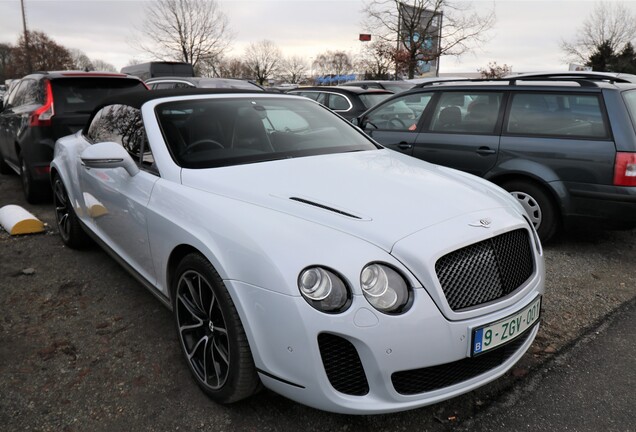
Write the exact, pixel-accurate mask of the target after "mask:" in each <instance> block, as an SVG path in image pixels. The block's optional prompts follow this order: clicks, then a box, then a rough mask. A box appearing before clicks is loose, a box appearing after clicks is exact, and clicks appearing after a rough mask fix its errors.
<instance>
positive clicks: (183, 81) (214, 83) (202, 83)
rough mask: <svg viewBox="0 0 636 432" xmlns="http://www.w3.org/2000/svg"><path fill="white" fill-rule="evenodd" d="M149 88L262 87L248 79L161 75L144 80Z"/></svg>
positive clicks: (259, 88)
mask: <svg viewBox="0 0 636 432" xmlns="http://www.w3.org/2000/svg"><path fill="white" fill-rule="evenodd" d="M146 85H147V86H148V87H149V88H150V89H151V90H158V89H171V88H192V87H197V88H230V89H243V90H257V91H258V90H260V91H262V90H263V88H262V87H261V86H259V85H257V84H254V83H252V82H250V81H246V80H239V79H232V78H202V77H191V78H185V77H161V78H150V79H148V80H146Z"/></svg>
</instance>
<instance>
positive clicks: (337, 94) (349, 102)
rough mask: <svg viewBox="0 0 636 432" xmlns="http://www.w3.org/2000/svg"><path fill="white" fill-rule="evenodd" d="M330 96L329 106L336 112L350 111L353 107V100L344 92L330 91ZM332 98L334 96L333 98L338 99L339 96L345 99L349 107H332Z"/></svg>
mask: <svg viewBox="0 0 636 432" xmlns="http://www.w3.org/2000/svg"><path fill="white" fill-rule="evenodd" d="M328 96H329V99H327V103H328V105H327V108H329V109H330V110H333V111H334V112H337V113H344V112H348V111H350V110H351V109H352V108H353V103H352V102H351V100H350V99H349V98H348V97H347V96H345V95H343V94H340V93H329V95H328ZM332 98H333V100H338V99H339V98H340V99H344V100H345V102H346V103H347V105H348V107H347V108H346V109H336V108H332V107H331V100H332Z"/></svg>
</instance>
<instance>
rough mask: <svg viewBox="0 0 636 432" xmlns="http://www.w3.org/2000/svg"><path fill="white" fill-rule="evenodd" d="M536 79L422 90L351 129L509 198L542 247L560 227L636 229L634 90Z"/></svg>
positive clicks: (615, 80)
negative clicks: (479, 179) (458, 172)
mask: <svg viewBox="0 0 636 432" xmlns="http://www.w3.org/2000/svg"><path fill="white" fill-rule="evenodd" d="M634 78H636V77H634V76H621V75H617V74H594V73H590V74H571V73H568V74H543V75H542V74H535V75H526V76H519V77H511V78H506V79H503V80H490V81H483V80H475V81H461V82H455V83H452V82H444V83H440V82H437V83H434V84H431V85H423V86H422V87H421V88H417V89H413V90H410V91H408V92H405V93H400V94H398V95H395V96H394V97H392V98H390V99H387V100H385V101H384V102H382V103H381V104H379V105H378V106H376V107H374V108H372V109H370V110H369V111H367V112H365V113H364V114H362V115H361V116H360V117H358V118H357V119H355V120H354V123H356V124H357V125H358V126H360V127H361V128H362V129H363V130H364V131H365V132H366V133H367V134H368V135H370V136H371V137H373V139H375V140H376V141H378V142H379V143H381V144H383V145H384V146H386V147H388V148H391V149H393V150H396V151H399V152H402V153H406V154H409V155H412V156H414V157H417V158H420V159H424V160H426V161H429V162H433V163H436V164H440V165H445V166H448V167H452V168H456V169H459V170H462V171H466V172H469V173H472V174H475V175H478V176H481V177H484V178H486V179H488V180H490V181H492V182H494V183H496V184H498V185H499V186H501V187H502V188H504V189H506V190H507V191H509V192H510V193H511V194H513V195H514V196H515V197H516V198H517V199H518V200H519V202H520V203H521V204H522V205H523V207H524V208H525V209H526V211H527V213H528V215H529V217H530V219H531V220H532V222H533V223H534V225H535V227H536V229H537V231H538V233H539V236H540V237H541V239H542V240H543V241H547V240H549V239H550V238H551V237H552V236H553V235H554V234H555V233H556V232H557V231H558V230H559V228H560V227H562V226H566V227H567V226H571V225H573V224H575V223H576V224H579V222H593V223H594V224H595V225H596V226H599V227H603V228H626V229H630V228H633V227H634V226H636V132H635V126H636V84H634V83H633V82H632V80H633V79H634Z"/></svg>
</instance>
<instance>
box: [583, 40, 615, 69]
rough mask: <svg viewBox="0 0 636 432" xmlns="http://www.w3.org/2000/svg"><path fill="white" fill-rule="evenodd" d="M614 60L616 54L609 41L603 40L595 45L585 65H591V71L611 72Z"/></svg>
mask: <svg viewBox="0 0 636 432" xmlns="http://www.w3.org/2000/svg"><path fill="white" fill-rule="evenodd" d="M615 60H616V54H615V53H614V49H613V48H612V44H611V43H610V41H607V40H606V41H603V43H601V44H600V45H599V46H597V47H596V49H595V50H594V52H592V55H590V58H589V59H588V61H587V63H585V65H586V66H592V70H593V71H597V72H612V71H613V68H612V66H614V62H615Z"/></svg>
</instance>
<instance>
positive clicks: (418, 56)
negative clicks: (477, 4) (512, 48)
mask: <svg viewBox="0 0 636 432" xmlns="http://www.w3.org/2000/svg"><path fill="white" fill-rule="evenodd" d="M364 13H365V15H366V18H367V20H366V28H367V29H368V31H369V32H371V33H373V34H375V35H376V36H377V37H378V38H380V40H383V41H386V42H390V43H394V44H395V45H396V49H398V50H403V51H405V52H406V53H408V76H409V78H413V76H414V75H415V71H416V69H417V67H418V62H432V61H439V58H440V57H441V56H448V55H452V56H460V55H462V54H465V53H467V52H469V51H471V50H472V49H473V48H475V47H476V46H478V45H480V44H481V43H483V42H484V41H485V40H486V35H487V31H488V30H490V29H491V28H492V26H493V25H494V23H495V13H494V11H493V10H483V11H482V13H478V12H476V11H475V9H474V5H473V4H471V3H470V2H463V1H457V2H451V1H449V0H409V1H402V0H371V1H369V2H368V3H367V4H366V5H365V8H364Z"/></svg>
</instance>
